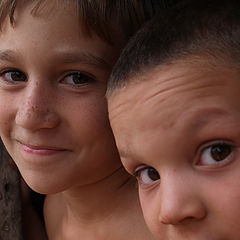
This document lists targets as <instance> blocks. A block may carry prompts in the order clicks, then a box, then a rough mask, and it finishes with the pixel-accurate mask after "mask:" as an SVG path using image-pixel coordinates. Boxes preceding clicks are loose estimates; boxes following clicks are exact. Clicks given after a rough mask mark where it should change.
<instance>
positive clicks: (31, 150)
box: [21, 143, 65, 156]
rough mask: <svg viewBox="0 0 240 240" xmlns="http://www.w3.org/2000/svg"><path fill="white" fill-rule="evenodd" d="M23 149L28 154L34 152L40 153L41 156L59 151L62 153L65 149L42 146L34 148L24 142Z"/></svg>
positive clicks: (35, 153)
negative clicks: (42, 147) (43, 147)
mask: <svg viewBox="0 0 240 240" xmlns="http://www.w3.org/2000/svg"><path fill="white" fill-rule="evenodd" d="M21 145H22V148H23V151H24V152H26V153H28V154H34V155H39V156H50V155H54V154H58V153H62V152H64V151H65V150H60V149H59V150H58V149H57V150H55V149H41V148H39V149H38V148H32V147H30V146H27V145H24V144H22V143H21Z"/></svg>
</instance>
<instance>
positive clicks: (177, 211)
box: [159, 177, 206, 225]
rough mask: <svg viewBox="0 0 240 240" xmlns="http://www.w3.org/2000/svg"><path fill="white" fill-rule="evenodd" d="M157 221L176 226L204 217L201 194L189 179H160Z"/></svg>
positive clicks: (204, 211) (204, 210) (204, 209)
mask: <svg viewBox="0 0 240 240" xmlns="http://www.w3.org/2000/svg"><path fill="white" fill-rule="evenodd" d="M159 195H160V197H159V199H160V201H159V202H160V211H159V221H160V223H162V224H170V225H177V224H183V223H186V222H191V221H194V220H202V219H204V218H205V216H206V208H205V206H204V203H203V199H202V197H201V193H200V192H199V191H198V188H196V185H195V183H194V181H192V180H191V179H187V178H186V179H179V178H174V177H173V178H172V179H171V178H168V179H167V180H166V181H164V179H163V178H162V181H161V191H160V192H159Z"/></svg>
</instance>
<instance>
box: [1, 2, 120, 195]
mask: <svg viewBox="0 0 240 240" xmlns="http://www.w3.org/2000/svg"><path fill="white" fill-rule="evenodd" d="M31 8H32V6H31V5H29V6H28V7H27V8H25V9H20V10H19V9H17V12H16V22H17V24H16V26H15V27H14V28H13V27H12V26H11V25H10V23H9V21H8V20H6V23H5V25H4V28H3V32H2V33H1V34H0V42H1V43H0V53H1V54H0V71H1V74H0V75H1V78H0V99H1V106H0V113H1V116H2V117H1V120H0V134H1V136H2V138H3V141H4V144H5V145H6V147H7V149H8V151H9V152H10V153H11V156H12V157H13V159H14V160H15V162H16V164H17V166H18V168H19V170H20V172H21V173H22V175H23V177H24V179H25V180H26V182H28V184H29V185H30V186H31V187H32V188H33V189H34V190H36V191H38V192H42V193H52V192H59V191H63V190H65V189H66V188H69V187H73V183H75V185H76V186H77V185H79V184H89V183H91V182H94V181H98V180H101V179H102V178H104V177H105V176H107V175H109V174H112V173H113V172H114V171H116V170H117V169H118V168H119V167H120V166H121V165H120V162H119V161H118V155H117V151H116V149H115V143H114V140H113V137H112V133H111V130H110V127H109V123H108V120H107V111H106V102H105V99H104V94H105V90H106V81H107V79H108V76H109V73H110V70H111V66H112V64H113V63H114V61H115V59H116V56H117V51H116V50H115V49H113V48H112V47H110V46H109V45H107V44H106V43H105V42H104V41H102V40H100V39H99V38H97V37H96V36H94V37H92V38H90V37H87V36H85V35H83V33H82V32H81V28H80V26H79V25H78V24H76V23H77V22H78V21H77V15H76V14H75V16H74V15H73V13H75V11H74V10H73V8H70V7H68V8H69V9H67V10H66V11H65V9H63V7H59V9H57V10H56V14H55V15H54V16H52V17H48V18H46V16H45V15H44V14H43V15H42V16H41V17H34V16H32V15H30V10H31ZM72 15H73V16H72ZM60 16H61V18H60ZM29 22H31V24H28V23H29ZM40 29H41V31H39V30H40ZM29 36H31V37H29ZM107 53H109V54H107ZM15 73H18V74H19V75H20V74H21V75H20V76H19V77H15V78H14V74H15ZM78 73H79V75H78ZM80 74H82V75H80ZM13 78H14V79H17V80H18V81H13ZM78 82H79V83H78ZM6 103H7V104H6ZM106 149H107V150H106ZM96 156H98V157H97V158H96ZM86 158H87V159H88V161H86ZM113 159H115V161H114V160H113ZM96 170H97V171H96ZM91 172H94V174H90V173H91Z"/></svg>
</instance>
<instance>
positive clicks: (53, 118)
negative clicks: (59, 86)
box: [15, 84, 60, 131]
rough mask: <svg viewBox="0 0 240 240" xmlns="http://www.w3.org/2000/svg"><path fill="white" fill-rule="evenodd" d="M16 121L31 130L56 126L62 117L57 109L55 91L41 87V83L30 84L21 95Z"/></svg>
mask: <svg viewBox="0 0 240 240" xmlns="http://www.w3.org/2000/svg"><path fill="white" fill-rule="evenodd" d="M15 121H16V124H17V125H19V126H21V127H23V128H25V129H28V130H31V131H37V130H39V129H46V128H54V127H56V126H57V125H58V124H59V121H60V119H59V116H58V114H57V112H56V109H55V105H54V95H53V91H50V90H49V89H48V88H47V87H45V88H44V87H41V84H36V85H35V86H31V85H30V84H29V86H28V87H26V89H25V90H24V92H23V94H22V95H21V99H20V101H19V103H18V111H17V114H16V118H15Z"/></svg>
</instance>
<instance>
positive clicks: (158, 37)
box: [107, 0, 240, 240]
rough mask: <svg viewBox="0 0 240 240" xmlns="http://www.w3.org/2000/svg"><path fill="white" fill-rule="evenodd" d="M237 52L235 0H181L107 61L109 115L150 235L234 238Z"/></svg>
mask: <svg viewBox="0 0 240 240" xmlns="http://www.w3.org/2000/svg"><path fill="white" fill-rule="evenodd" d="M239 62H240V2H239V1H236V0H218V1H215V0H208V1H189V2H186V3H185V4H180V5H178V6H177V7H175V8H174V9H170V10H169V11H168V12H167V14H166V15H161V16H160V17H156V18H154V20H152V21H151V22H150V23H149V24H147V25H146V26H145V27H144V28H143V29H142V30H140V31H139V32H138V33H137V34H136V36H135V37H134V38H133V39H132V40H131V42H130V43H129V45H128V46H127V47H126V49H125V50H124V51H123V53H122V55H121V57H120V59H119V61H118V62H117V64H116V66H115V68H114V70H113V73H112V76H111V78H110V81H109V85H108V92H107V97H108V106H109V116H110V123H111V126H112V129H113V133H114V136H115V139H116V144H117V147H118V149H119V153H120V157H121V160H122V163H123V165H124V166H125V168H126V169H127V170H128V172H129V173H131V174H132V175H135V176H136V178H137V180H138V183H139V195H140V202H141V206H142V209H143V213H144V217H145V220H146V222H147V224H148V226H149V228H150V230H151V231H152V233H153V234H154V235H155V236H156V239H165V240H170V239H171V240H186V239H194V240H196V239H205V240H210V239H211V240H219V239H229V240H239V239H240V228H239V223H240V201H239V199H240V105H239V103H240V94H239V93H240V68H239Z"/></svg>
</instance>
